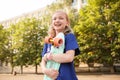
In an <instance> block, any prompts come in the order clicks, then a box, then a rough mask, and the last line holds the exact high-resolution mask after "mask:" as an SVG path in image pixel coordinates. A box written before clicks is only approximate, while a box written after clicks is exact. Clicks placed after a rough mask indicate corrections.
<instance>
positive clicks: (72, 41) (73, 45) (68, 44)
mask: <svg viewBox="0 0 120 80" xmlns="http://www.w3.org/2000/svg"><path fill="white" fill-rule="evenodd" d="M68 50H75V55H78V54H80V49H79V46H78V43H77V40H76V37H75V36H74V34H73V33H69V34H67V35H66V36H65V51H68Z"/></svg>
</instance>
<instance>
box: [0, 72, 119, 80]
mask: <svg viewBox="0 0 120 80" xmlns="http://www.w3.org/2000/svg"><path fill="white" fill-rule="evenodd" d="M77 77H78V80H120V74H90V73H89V74H87V73H82V74H77ZM0 80H43V75H42V74H17V75H16V76H13V75H11V74H0Z"/></svg>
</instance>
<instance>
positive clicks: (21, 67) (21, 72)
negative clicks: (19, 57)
mask: <svg viewBox="0 0 120 80" xmlns="http://www.w3.org/2000/svg"><path fill="white" fill-rule="evenodd" d="M20 74H23V65H20Z"/></svg>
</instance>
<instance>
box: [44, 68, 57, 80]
mask: <svg viewBox="0 0 120 80" xmlns="http://www.w3.org/2000/svg"><path fill="white" fill-rule="evenodd" d="M44 73H45V74H46V75H47V76H49V77H50V78H52V79H53V80H55V79H56V78H57V77H58V74H59V72H58V71H57V70H55V69H46V70H45V71H44Z"/></svg>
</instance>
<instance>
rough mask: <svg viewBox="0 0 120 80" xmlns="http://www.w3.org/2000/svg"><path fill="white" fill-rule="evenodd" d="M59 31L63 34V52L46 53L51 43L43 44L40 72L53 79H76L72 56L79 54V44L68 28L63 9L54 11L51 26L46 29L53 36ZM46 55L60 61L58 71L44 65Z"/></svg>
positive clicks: (46, 58) (67, 20) (68, 24)
mask: <svg viewBox="0 0 120 80" xmlns="http://www.w3.org/2000/svg"><path fill="white" fill-rule="evenodd" d="M60 32H63V33H64V34H65V49H64V53H63V54H50V55H48V54H46V53H48V52H49V50H50V47H51V45H50V44H44V48H43V52H42V61H41V68H42V72H43V73H44V74H46V75H47V76H49V77H51V78H52V79H53V80H78V79H77V77H76V73H75V69H74V65H73V59H74V56H76V55H78V54H80V50H79V46H78V44H77V41H76V38H75V36H74V34H73V33H72V30H71V28H70V22H69V19H68V16H67V14H66V13H65V12H63V11H56V12H55V13H54V14H53V16H52V26H51V27H50V29H49V30H48V33H49V35H51V36H52V37H53V38H54V37H55V36H56V35H57V34H58V33H60ZM48 57H49V59H50V60H53V61H55V62H58V63H60V69H59V71H57V70H54V69H47V68H46V67H45V66H46V62H47V60H48Z"/></svg>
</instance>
